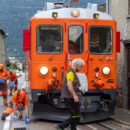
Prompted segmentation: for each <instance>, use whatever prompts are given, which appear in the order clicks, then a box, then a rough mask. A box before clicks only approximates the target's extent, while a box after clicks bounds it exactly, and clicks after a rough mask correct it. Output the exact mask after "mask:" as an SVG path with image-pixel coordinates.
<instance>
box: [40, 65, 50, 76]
mask: <svg viewBox="0 0 130 130" xmlns="http://www.w3.org/2000/svg"><path fill="white" fill-rule="evenodd" d="M48 71H49V70H48V68H47V67H46V66H42V67H41V68H40V73H41V74H42V75H46V74H47V73H48Z"/></svg>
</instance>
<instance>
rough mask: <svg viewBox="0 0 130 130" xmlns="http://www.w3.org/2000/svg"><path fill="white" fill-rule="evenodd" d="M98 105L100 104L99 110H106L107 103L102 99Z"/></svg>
mask: <svg viewBox="0 0 130 130" xmlns="http://www.w3.org/2000/svg"><path fill="white" fill-rule="evenodd" d="M100 105H101V108H100V109H101V110H103V111H108V107H107V103H105V102H104V101H100Z"/></svg>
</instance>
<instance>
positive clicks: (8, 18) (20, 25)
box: [0, 0, 105, 58]
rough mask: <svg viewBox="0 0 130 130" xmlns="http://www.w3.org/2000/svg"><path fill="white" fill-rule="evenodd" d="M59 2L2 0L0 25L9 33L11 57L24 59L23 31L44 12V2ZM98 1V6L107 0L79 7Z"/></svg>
mask: <svg viewBox="0 0 130 130" xmlns="http://www.w3.org/2000/svg"><path fill="white" fill-rule="evenodd" d="M46 1H48V2H51V1H53V2H55V1H57V0H0V24H1V25H2V28H3V30H4V31H5V32H6V33H8V36H7V37H6V52H7V54H8V55H9V56H15V57H18V58H20V57H23V56H24V53H23V52H22V31H23V29H26V28H28V23H29V20H30V18H31V17H32V16H33V15H34V14H35V13H36V12H37V10H42V9H43V5H44V2H46ZM91 1H92V2H95V1H97V2H98V4H102V3H104V1H105V0H79V4H78V6H85V5H87V3H88V2H91Z"/></svg>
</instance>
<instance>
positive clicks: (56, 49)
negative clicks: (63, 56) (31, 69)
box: [37, 25, 63, 54]
mask: <svg viewBox="0 0 130 130" xmlns="http://www.w3.org/2000/svg"><path fill="white" fill-rule="evenodd" d="M62 37H63V32H62V27H61V26H60V25H40V26H38V27H37V52H38V53H47V54H49V53H61V52H62V50H63V38H62Z"/></svg>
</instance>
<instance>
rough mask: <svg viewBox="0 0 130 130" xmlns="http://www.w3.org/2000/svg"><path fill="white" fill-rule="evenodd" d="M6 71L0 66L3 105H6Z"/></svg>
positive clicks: (0, 89) (0, 87) (0, 88)
mask: <svg viewBox="0 0 130 130" xmlns="http://www.w3.org/2000/svg"><path fill="white" fill-rule="evenodd" d="M8 76H9V75H8V71H7V70H6V69H4V65H3V64H0V91H1V92H2V95H3V103H4V105H7V79H8Z"/></svg>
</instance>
